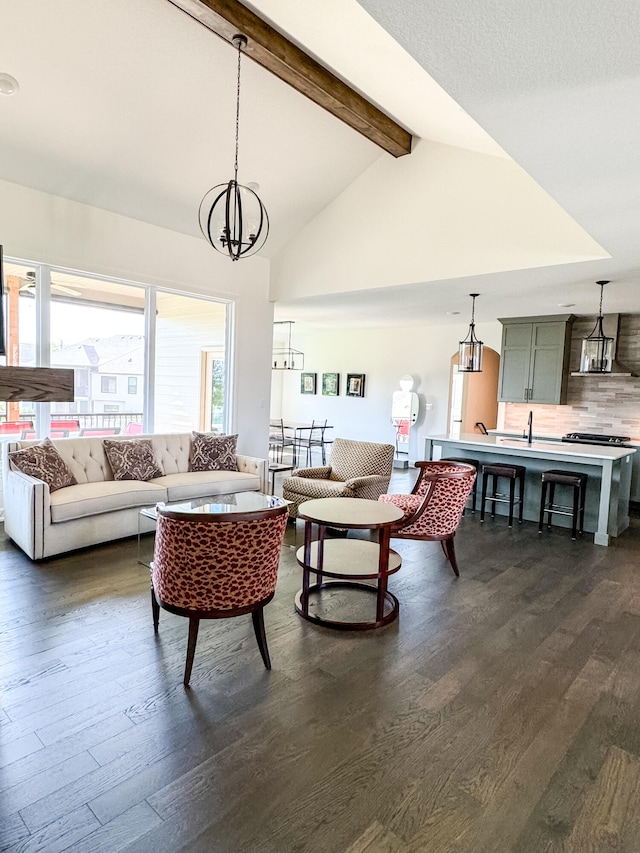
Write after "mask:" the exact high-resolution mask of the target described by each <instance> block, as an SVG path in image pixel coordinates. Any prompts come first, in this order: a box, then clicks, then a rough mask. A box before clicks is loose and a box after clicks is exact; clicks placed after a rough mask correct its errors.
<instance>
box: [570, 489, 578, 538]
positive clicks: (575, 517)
mask: <svg viewBox="0 0 640 853" xmlns="http://www.w3.org/2000/svg"><path fill="white" fill-rule="evenodd" d="M579 511H580V486H574V487H573V519H572V525H571V538H572V539H575V538H576V535H577V529H578V512H579Z"/></svg>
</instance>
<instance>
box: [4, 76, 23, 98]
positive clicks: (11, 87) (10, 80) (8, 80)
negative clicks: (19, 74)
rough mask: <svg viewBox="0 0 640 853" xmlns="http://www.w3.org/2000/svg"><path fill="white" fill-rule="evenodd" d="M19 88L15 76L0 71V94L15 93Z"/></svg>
mask: <svg viewBox="0 0 640 853" xmlns="http://www.w3.org/2000/svg"><path fill="white" fill-rule="evenodd" d="M19 88H20V84H19V83H18V81H17V80H16V78H15V77H12V76H11V74H5V73H4V72H3V71H0V95H15V93H16V92H17V91H18V89H19Z"/></svg>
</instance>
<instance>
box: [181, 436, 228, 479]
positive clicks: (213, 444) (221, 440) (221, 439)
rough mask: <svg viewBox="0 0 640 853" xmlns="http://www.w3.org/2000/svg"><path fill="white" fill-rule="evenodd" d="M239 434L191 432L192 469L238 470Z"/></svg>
mask: <svg viewBox="0 0 640 853" xmlns="http://www.w3.org/2000/svg"><path fill="white" fill-rule="evenodd" d="M237 443H238V436H237V435H210V434H208V433H204V432H192V433H191V470H192V471H237V470H238V463H237V461H236V444H237Z"/></svg>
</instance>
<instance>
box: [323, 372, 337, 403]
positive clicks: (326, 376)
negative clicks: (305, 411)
mask: <svg viewBox="0 0 640 853" xmlns="http://www.w3.org/2000/svg"><path fill="white" fill-rule="evenodd" d="M322 393H323V395H324V396H325V397H337V396H338V394H339V393H340V374H339V373H323V374H322Z"/></svg>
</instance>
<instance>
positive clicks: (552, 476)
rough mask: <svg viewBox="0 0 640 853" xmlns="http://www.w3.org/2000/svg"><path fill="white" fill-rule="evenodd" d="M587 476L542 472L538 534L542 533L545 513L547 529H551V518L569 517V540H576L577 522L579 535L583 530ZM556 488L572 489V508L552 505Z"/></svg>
mask: <svg viewBox="0 0 640 853" xmlns="http://www.w3.org/2000/svg"><path fill="white" fill-rule="evenodd" d="M588 479H589V477H588V475H587V474H585V473H584V472H583V471H559V470H556V469H554V470H552V471H543V472H542V493H541V495H540V520H539V523H538V533H542V525H543V522H544V514H545V513H547V527H548V528H551V516H552V514H554V513H555V514H557V515H570V516H571V520H572V525H571V538H572V539H576V538H577V530H578V520H579V521H580V533H582V532H583V530H584V504H585V498H586V494H587V480H588ZM556 486H570V487H571V488H572V489H573V506H567V505H565V504H556V503H554V498H555V488H556ZM547 487H549V501H548V503H547Z"/></svg>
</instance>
